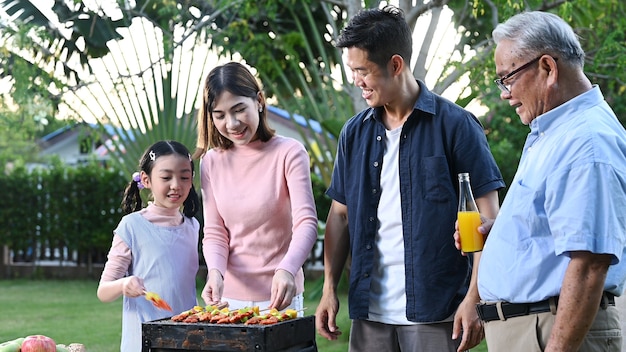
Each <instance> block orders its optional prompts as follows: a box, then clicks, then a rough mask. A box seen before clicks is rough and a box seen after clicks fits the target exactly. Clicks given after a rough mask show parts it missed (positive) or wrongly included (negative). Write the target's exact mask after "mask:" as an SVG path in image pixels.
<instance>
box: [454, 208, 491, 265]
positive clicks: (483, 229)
mask: <svg viewBox="0 0 626 352" xmlns="http://www.w3.org/2000/svg"><path fill="white" fill-rule="evenodd" d="M480 220H481V222H482V225H480V226H478V232H480V233H482V234H483V236H485V241H486V240H487V235H489V231H491V227H492V226H493V222H494V220H493V219H487V218H486V217H484V216H482V215H481V216H480ZM454 246H455V247H456V249H458V250H461V233H460V232H459V221H458V220H457V221H455V222H454ZM461 254H463V255H466V253H464V252H461Z"/></svg>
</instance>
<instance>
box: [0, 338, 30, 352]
mask: <svg viewBox="0 0 626 352" xmlns="http://www.w3.org/2000/svg"><path fill="white" fill-rule="evenodd" d="M23 341H24V338H23V337H20V338H17V339H15V340H11V341H7V342H3V343H0V352H20V348H22V342H23Z"/></svg>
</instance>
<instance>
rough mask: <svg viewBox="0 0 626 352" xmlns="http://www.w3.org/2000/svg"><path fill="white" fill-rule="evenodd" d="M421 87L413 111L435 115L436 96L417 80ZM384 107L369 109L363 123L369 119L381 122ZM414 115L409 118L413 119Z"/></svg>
mask: <svg viewBox="0 0 626 352" xmlns="http://www.w3.org/2000/svg"><path fill="white" fill-rule="evenodd" d="M416 81H417V84H418V85H419V87H420V93H419V96H418V97H417V100H416V101H415V104H413V110H420V111H423V112H425V113H427V114H430V115H435V106H436V103H435V94H434V93H433V92H431V91H430V90H428V88H427V87H426V84H425V83H424V82H422V81H420V80H419V79H417V80H416ZM381 109H382V107H376V108H369V110H368V111H367V112H366V113H365V115H364V116H363V122H365V121H367V120H369V119H372V118H373V119H376V120H378V121H380V115H381ZM412 116H413V115H411V116H409V118H411V117H412Z"/></svg>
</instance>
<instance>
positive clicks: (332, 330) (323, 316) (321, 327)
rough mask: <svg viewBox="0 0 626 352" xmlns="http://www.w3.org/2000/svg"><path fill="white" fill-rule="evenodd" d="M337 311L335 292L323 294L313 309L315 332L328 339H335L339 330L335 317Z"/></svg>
mask: <svg viewBox="0 0 626 352" xmlns="http://www.w3.org/2000/svg"><path fill="white" fill-rule="evenodd" d="M338 312H339V300H338V299H337V295H336V294H324V295H322V299H321V300H320V304H319V305H318V306H317V309H316V311H315V325H316V326H317V332H318V333H319V334H320V335H321V336H323V337H325V338H327V339H328V340H331V341H332V340H337V338H338V337H339V335H341V330H339V327H338V326H337V324H336V322H335V319H336V318H337V313H338Z"/></svg>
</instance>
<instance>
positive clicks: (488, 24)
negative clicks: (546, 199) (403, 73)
mask: <svg viewBox="0 0 626 352" xmlns="http://www.w3.org/2000/svg"><path fill="white" fill-rule="evenodd" d="M470 4H471V6H469V7H467V5H468V2H466V1H454V0H453V1H451V2H450V6H452V7H453V8H454V9H455V16H454V20H455V21H457V22H456V23H457V26H461V27H465V28H472V29H475V33H474V34H473V35H470V37H472V39H471V42H472V43H475V44H476V45H474V46H473V47H474V48H475V50H476V56H475V59H474V60H476V61H475V64H474V65H473V66H472V67H471V68H470V69H469V71H468V74H469V78H470V84H469V85H468V91H469V92H470V93H469V94H468V96H467V97H466V99H465V100H461V101H459V102H460V103H461V104H462V105H463V104H464V102H466V101H467V100H468V99H476V100H479V101H480V102H481V103H482V104H483V105H485V106H486V107H487V113H486V114H485V116H483V117H482V121H483V124H484V126H485V129H486V132H487V136H488V140H489V143H490V145H491V150H492V153H493V154H494V156H495V158H496V161H497V163H498V165H499V166H500V169H501V170H502V173H503V175H504V179H505V181H506V183H507V184H510V182H511V180H512V179H513V176H514V174H515V171H516V169H517V165H518V162H519V158H520V156H521V150H522V147H523V144H524V140H525V139H526V135H527V134H528V131H529V129H528V127H527V126H525V125H523V124H522V123H521V122H520V121H519V117H518V116H517V114H516V113H515V110H514V109H513V108H511V107H510V106H509V105H508V104H507V103H506V102H504V101H502V100H501V99H500V91H499V90H498V88H497V87H496V85H495V84H494V83H493V80H494V79H495V78H496V77H495V72H494V71H495V63H494V62H493V51H494V43H493V42H492V41H491V40H490V38H491V31H492V30H493V28H494V27H495V26H496V25H497V24H498V23H499V22H502V21H505V20H506V19H507V18H509V17H510V16H512V15H514V14H516V13H519V12H521V11H525V10H540V11H549V12H553V13H556V14H558V15H560V16H561V17H563V18H564V19H565V20H566V21H567V22H568V23H569V24H570V25H571V26H572V27H573V28H574V31H575V32H576V33H577V34H578V35H579V36H580V38H581V43H582V45H583V49H584V50H585V52H586V54H587V56H586V60H585V72H586V74H587V76H588V77H589V78H590V80H591V81H592V83H594V84H598V85H599V86H600V88H601V90H602V92H603V94H604V96H605V98H606V100H607V102H609V104H610V105H611V106H612V107H613V109H614V110H615V113H616V115H617V116H618V118H619V119H620V121H621V122H622V124H626V94H625V90H626V88H625V87H626V85H625V84H624V82H625V81H626V38H625V33H626V3H624V2H623V1H612V0H598V1H588V0H572V1H557V2H545V1H541V0H533V1H528V0H526V1H514V0H497V1H493V2H484V1H477V0H473V1H471V2H470ZM455 6H456V7H455ZM461 8H463V10H462V11H460V9H461Z"/></svg>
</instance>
